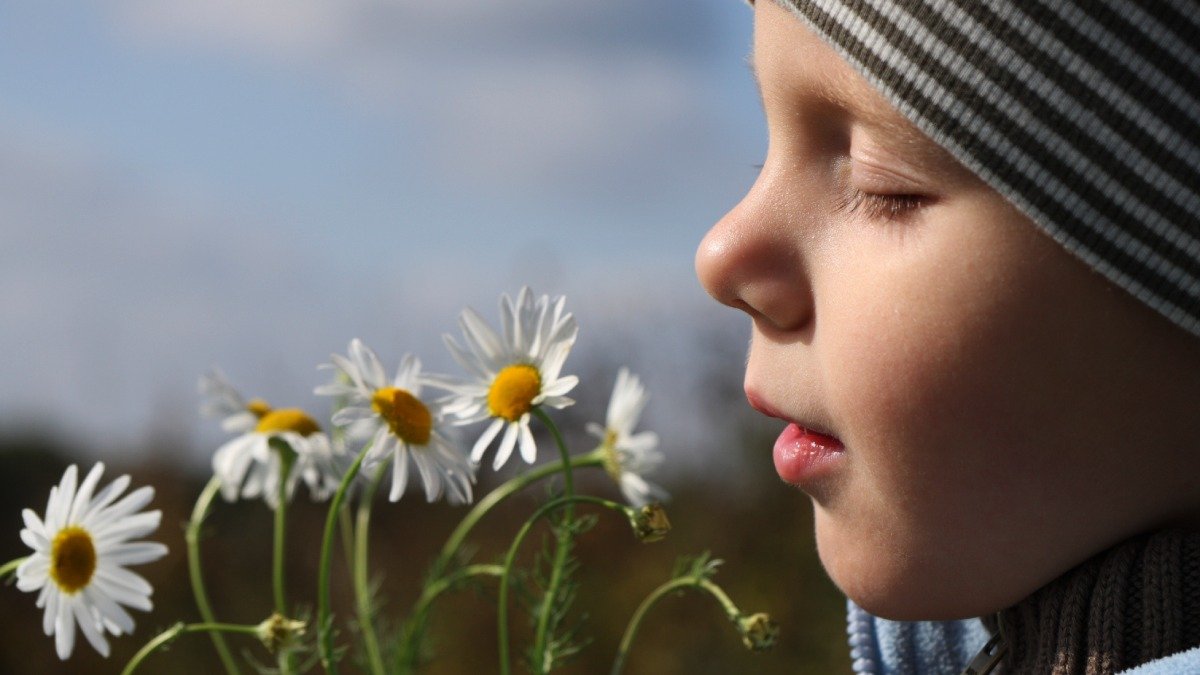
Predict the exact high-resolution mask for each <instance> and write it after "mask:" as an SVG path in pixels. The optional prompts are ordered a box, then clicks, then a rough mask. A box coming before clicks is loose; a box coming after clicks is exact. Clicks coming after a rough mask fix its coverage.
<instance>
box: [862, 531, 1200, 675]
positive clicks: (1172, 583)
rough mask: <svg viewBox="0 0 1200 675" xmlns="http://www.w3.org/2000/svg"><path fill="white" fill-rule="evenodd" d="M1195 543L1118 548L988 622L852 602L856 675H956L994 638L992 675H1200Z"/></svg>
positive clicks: (1181, 537) (1145, 540)
mask: <svg viewBox="0 0 1200 675" xmlns="http://www.w3.org/2000/svg"><path fill="white" fill-rule="evenodd" d="M1198 610H1200V536H1196V535H1190V534H1183V533H1173V532H1165V533H1157V534H1155V535H1153V536H1150V537H1140V538H1137V539H1133V540H1130V541H1128V542H1125V543H1123V544H1121V545H1119V546H1116V547H1114V548H1112V549H1110V550H1108V551H1105V552H1104V553H1101V554H1100V555H1098V556H1096V557H1095V558H1092V559H1091V560H1089V561H1087V562H1085V563H1083V564H1082V565H1080V566H1078V567H1076V568H1075V569H1073V570H1071V571H1070V572H1068V573H1067V574H1064V575H1063V576H1062V577H1060V578H1059V579H1057V580H1055V581H1054V582H1052V583H1051V584H1048V585H1047V586H1046V587H1044V588H1042V589H1040V590H1039V591H1037V592H1036V593H1034V594H1033V595H1032V596H1030V597H1029V598H1027V599H1025V600H1023V601H1022V602H1020V603H1018V604H1017V605H1016V606H1014V607H1011V608H1009V609H1007V610H1004V611H1003V612H1001V613H1000V614H999V615H997V616H996V617H992V618H990V619H989V620H988V621H987V622H986V625H985V622H984V621H981V620H979V619H969V620H963V621H942V622H900V621H888V620H885V619H880V618H877V617H874V616H872V615H870V614H868V613H867V612H866V611H864V610H863V609H862V608H860V607H858V606H856V605H855V604H854V603H853V602H851V603H849V611H848V624H847V630H848V633H849V642H850V650H851V651H850V654H851V658H852V659H853V664H852V667H853V670H854V672H855V673H863V674H872V675H927V674H943V673H944V674H946V675H958V674H959V673H962V672H963V669H964V668H965V667H966V666H967V664H968V663H970V662H971V660H972V659H973V658H974V657H975V655H976V654H977V653H978V652H979V650H980V649H981V648H982V647H983V645H984V644H985V643H987V641H988V640H989V638H990V637H991V636H992V635H993V633H994V632H997V631H999V632H1000V633H1001V634H1002V635H1004V636H1005V637H1006V638H1007V641H1008V642H1009V643H1010V644H1009V649H1008V654H1007V656H1006V659H1005V661H1004V663H1003V665H1002V666H1001V667H1000V668H998V669H997V670H996V671H995V672H996V673H1001V672H1003V673H1035V674H1041V673H1055V674H1058V673H1072V674H1073V673H1080V674H1083V673H1118V674H1121V675H1166V674H1167V673H1170V674H1172V675H1178V674H1181V673H1183V674H1186V673H1200V646H1198V645H1200V621H1196V620H1195V619H1196V617H1195V616H1194V614H1196V612H1197V611H1198Z"/></svg>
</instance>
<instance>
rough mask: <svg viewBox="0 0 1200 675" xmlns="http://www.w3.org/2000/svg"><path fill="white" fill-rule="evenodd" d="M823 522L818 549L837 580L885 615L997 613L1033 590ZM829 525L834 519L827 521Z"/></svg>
mask: <svg viewBox="0 0 1200 675" xmlns="http://www.w3.org/2000/svg"><path fill="white" fill-rule="evenodd" d="M819 521H820V517H818V525H817V552H818V554H819V555H820V558H821V564H822V565H823V566H824V567H825V572H826V573H827V574H828V575H829V577H830V579H832V580H833V583H834V584H835V585H836V586H837V587H838V588H839V589H840V590H841V591H842V593H844V594H845V595H846V597H848V598H849V599H851V600H853V601H854V603H855V604H856V605H858V606H859V607H862V608H863V609H864V610H866V611H867V612H870V613H871V614H872V615H874V616H877V617H879V618H881V619H890V620H893V621H949V620H956V619H969V618H975V617H980V616H985V615H988V614H993V613H995V612H998V611H1000V610H1001V609H1003V608H1005V607H1008V606H1011V605H1013V604H1015V603H1016V602H1018V601H1020V600H1021V599H1022V598H1024V597H1025V595H1027V593H1023V592H1017V593H1005V592H1004V589H1002V588H1000V587H998V586H997V585H996V584H995V583H994V581H995V580H990V579H988V575H987V574H986V572H985V571H984V570H982V569H979V567H978V566H974V565H972V564H971V563H969V562H968V561H962V560H956V559H955V556H946V555H937V554H930V553H929V552H928V551H927V550H919V547H915V546H912V547H906V546H905V542H904V541H903V540H902V539H899V538H896V537H889V536H887V535H886V533H884V534H883V535H880V533H878V532H876V533H874V537H872V536H870V535H864V536H854V534H855V533H844V532H840V531H837V530H836V529H835V528H831V527H823V526H822V524H821V523H820V522H819ZM825 525H828V523H825Z"/></svg>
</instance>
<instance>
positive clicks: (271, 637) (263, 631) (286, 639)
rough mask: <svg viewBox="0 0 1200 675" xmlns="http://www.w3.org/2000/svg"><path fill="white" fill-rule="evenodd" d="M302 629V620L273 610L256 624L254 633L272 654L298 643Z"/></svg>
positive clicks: (302, 633)
mask: <svg viewBox="0 0 1200 675" xmlns="http://www.w3.org/2000/svg"><path fill="white" fill-rule="evenodd" d="M304 629H305V624H304V622H303V621H296V620H294V619H289V618H287V617H285V616H284V615H282V614H280V613H279V612H275V613H274V614H272V615H271V616H269V617H267V620H266V621H263V622H262V623H260V624H258V629H257V631H256V634H257V635H258V639H259V640H261V641H262V643H263V645H264V646H265V647H266V648H267V649H269V650H270V651H271V653H272V654H275V653H278V652H279V651H280V650H283V649H291V648H292V647H295V646H296V645H297V644H299V642H300V636H302V635H304Z"/></svg>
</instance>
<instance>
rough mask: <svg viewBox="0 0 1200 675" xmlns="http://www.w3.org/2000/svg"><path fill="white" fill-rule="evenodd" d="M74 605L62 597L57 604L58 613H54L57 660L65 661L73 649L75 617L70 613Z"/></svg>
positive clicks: (70, 600)
mask: <svg viewBox="0 0 1200 675" xmlns="http://www.w3.org/2000/svg"><path fill="white" fill-rule="evenodd" d="M72 604H74V603H73V602H72V599H71V598H68V597H66V596H62V597H61V598H60V599H59V602H58V608H57V609H58V611H56V612H55V613H54V649H55V651H57V652H58V658H59V659H61V660H63V661H66V660H67V659H68V658H69V657H70V656H71V651H72V650H74V649H75V617H74V613H73V612H72V611H71V605H72Z"/></svg>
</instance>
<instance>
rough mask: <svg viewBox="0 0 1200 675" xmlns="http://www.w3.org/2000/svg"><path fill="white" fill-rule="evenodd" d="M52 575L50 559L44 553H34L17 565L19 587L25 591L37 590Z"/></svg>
mask: <svg viewBox="0 0 1200 675" xmlns="http://www.w3.org/2000/svg"><path fill="white" fill-rule="evenodd" d="M49 577H50V559H49V558H47V557H46V556H44V555H32V556H29V558H28V559H27V560H26V561H25V562H23V563H21V564H20V565H19V566H18V567H17V589H18V590H22V591H25V592H26V593H28V592H30V591H36V590H37V589H39V588H41V587H42V586H45V585H46V582H47V581H48V580H49Z"/></svg>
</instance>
